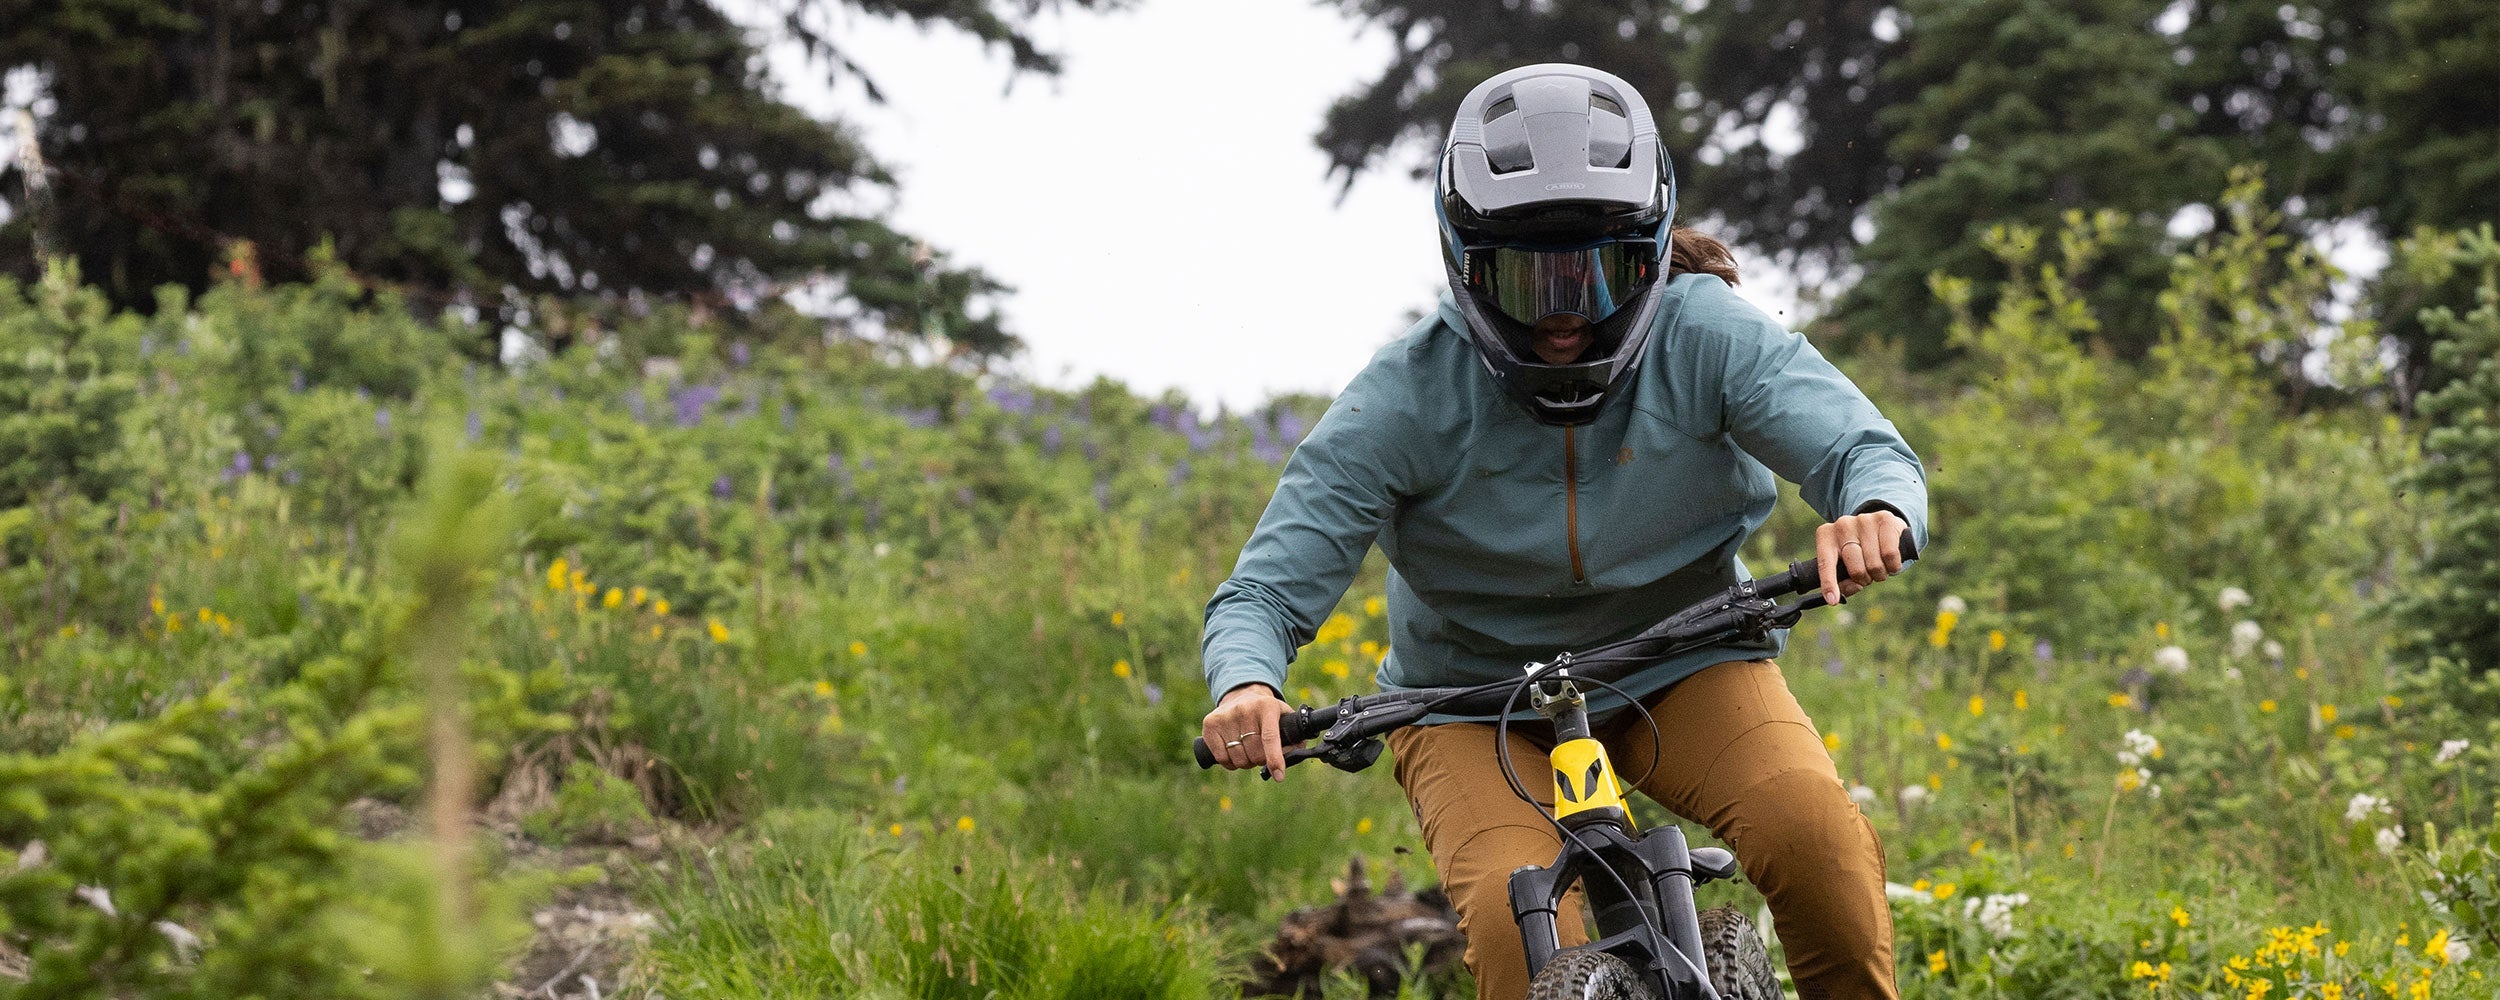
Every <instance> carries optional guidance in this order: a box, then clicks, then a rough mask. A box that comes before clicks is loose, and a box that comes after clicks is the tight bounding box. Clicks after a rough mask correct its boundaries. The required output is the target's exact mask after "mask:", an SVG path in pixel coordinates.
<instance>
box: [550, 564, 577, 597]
mask: <svg viewBox="0 0 2500 1000" xmlns="http://www.w3.org/2000/svg"><path fill="white" fill-rule="evenodd" d="M572 575H573V574H572V568H571V566H570V565H568V564H567V563H566V562H565V561H564V557H563V556H557V557H556V561H554V562H551V563H548V564H547V589H549V590H552V591H555V592H557V593H563V592H564V589H565V581H566V580H568V579H571V578H572Z"/></svg>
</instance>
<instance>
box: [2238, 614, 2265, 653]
mask: <svg viewBox="0 0 2500 1000" xmlns="http://www.w3.org/2000/svg"><path fill="white" fill-rule="evenodd" d="M2265 637H2266V629H2265V626H2262V625H2259V624H2257V623H2256V622H2253V621H2249V620H2248V619H2246V618H2242V619H2240V621H2239V624H2237V625H2233V626H2231V655H2232V656H2237V657H2245V656H2247V655H2248V654H2250V653H2254V652H2256V651H2257V641H2258V640H2260V639H2263V638H2265Z"/></svg>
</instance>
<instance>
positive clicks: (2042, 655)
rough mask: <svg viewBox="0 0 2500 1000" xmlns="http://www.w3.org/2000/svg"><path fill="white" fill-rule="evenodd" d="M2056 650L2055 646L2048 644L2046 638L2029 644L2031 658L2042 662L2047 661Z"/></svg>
mask: <svg viewBox="0 0 2500 1000" xmlns="http://www.w3.org/2000/svg"><path fill="white" fill-rule="evenodd" d="M2056 652H2057V650H2056V649H2055V647H2052V646H2050V645H2049V641H2048V640H2047V639H2042V640H2040V641H2038V642H2035V643H2032V644H2031V658H2032V659H2035V660H2038V661H2040V662H2042V663H2047V662H2049V659H2050V657H2052V656H2054V655H2056Z"/></svg>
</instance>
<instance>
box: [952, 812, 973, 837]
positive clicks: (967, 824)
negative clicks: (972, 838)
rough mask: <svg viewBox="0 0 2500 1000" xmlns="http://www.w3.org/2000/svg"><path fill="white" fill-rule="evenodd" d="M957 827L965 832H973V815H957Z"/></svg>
mask: <svg viewBox="0 0 2500 1000" xmlns="http://www.w3.org/2000/svg"><path fill="white" fill-rule="evenodd" d="M955 829H958V830H962V831H963V832H965V833H971V832H972V817H970V816H957V817H955Z"/></svg>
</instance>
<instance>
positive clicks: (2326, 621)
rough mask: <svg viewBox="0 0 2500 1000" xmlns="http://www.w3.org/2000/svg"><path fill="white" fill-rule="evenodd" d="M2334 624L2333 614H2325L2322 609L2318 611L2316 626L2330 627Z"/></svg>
mask: <svg viewBox="0 0 2500 1000" xmlns="http://www.w3.org/2000/svg"><path fill="white" fill-rule="evenodd" d="M2334 625H2335V616H2334V615H2330V614H2327V613H2326V612H2324V611H2320V612H2318V627H2319V628H2331V627H2333V626H2334Z"/></svg>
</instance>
